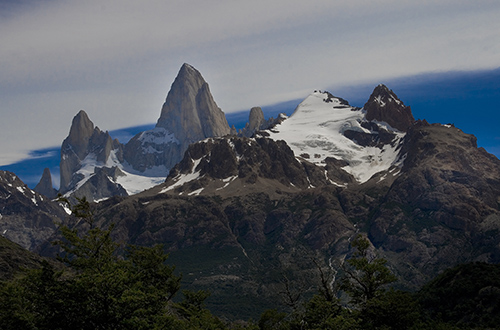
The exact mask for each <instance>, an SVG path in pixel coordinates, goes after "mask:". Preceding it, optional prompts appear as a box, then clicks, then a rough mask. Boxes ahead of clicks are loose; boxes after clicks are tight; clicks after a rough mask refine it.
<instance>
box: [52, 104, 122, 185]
mask: <svg viewBox="0 0 500 330" xmlns="http://www.w3.org/2000/svg"><path fill="white" fill-rule="evenodd" d="M113 149H118V151H119V152H117V153H116V154H117V155H118V156H119V157H120V158H121V145H120V144H119V142H118V141H117V140H115V141H113V140H112V139H111V136H110V135H109V133H108V132H103V131H101V130H100V129H99V128H98V127H94V123H92V121H90V119H89V117H88V115H87V113H86V112H85V111H83V110H80V111H79V112H78V114H77V115H76V116H75V117H74V118H73V121H72V124H71V128H70V131H69V135H68V137H67V138H66V139H65V140H64V141H63V143H62V146H61V162H60V168H61V185H60V190H61V193H65V192H67V191H69V190H71V189H73V188H74V187H75V186H76V184H77V182H78V181H80V180H81V177H80V176H77V177H74V174H75V173H76V172H77V171H78V170H79V169H81V168H82V167H83V165H84V163H88V161H89V160H91V159H92V160H93V161H95V162H99V163H102V164H105V163H106V162H107V161H108V159H109V157H110V153H111V151H112V150H113Z"/></svg>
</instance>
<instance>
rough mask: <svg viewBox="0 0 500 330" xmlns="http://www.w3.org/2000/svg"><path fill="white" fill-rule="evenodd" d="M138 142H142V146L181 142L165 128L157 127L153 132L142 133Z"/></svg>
mask: <svg viewBox="0 0 500 330" xmlns="http://www.w3.org/2000/svg"><path fill="white" fill-rule="evenodd" d="M138 140H139V141H141V143H142V144H146V143H150V144H158V145H161V144H167V143H176V144H179V140H177V139H176V138H175V135H174V133H170V132H169V131H167V130H166V129H165V128H163V127H155V128H153V129H152V130H149V131H145V132H142V133H141V135H140V136H139V138H138Z"/></svg>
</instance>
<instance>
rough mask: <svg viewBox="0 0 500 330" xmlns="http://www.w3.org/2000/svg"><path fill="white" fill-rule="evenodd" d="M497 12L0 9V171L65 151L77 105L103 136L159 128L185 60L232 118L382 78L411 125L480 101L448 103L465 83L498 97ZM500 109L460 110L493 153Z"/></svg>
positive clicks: (129, 4) (475, 95) (182, 5)
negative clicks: (407, 110) (43, 153)
mask: <svg viewBox="0 0 500 330" xmlns="http://www.w3.org/2000/svg"><path fill="white" fill-rule="evenodd" d="M498 17H500V2H499V1H498V0H491V1H490V0H482V1H470V0H466V1H465V0H464V1H462V0H437V1H436V0H433V1H426V0H421V1H413V0H371V1H366V0H345V1H344V0H310V1H303V0H302V1H295V0H286V1H285V0H265V1H261V0H253V1H234V0H232V1H229V0H183V1H174V0H172V1H164V0H161V1H160V0H143V1H136V0H86V1H74V0H64V1H59V0H36V1H34V0H33V1H31V0H18V1H12V0H11V1H5V0H0V100H1V102H0V116H1V118H0V165H8V164H11V163H14V162H17V161H19V160H21V159H25V158H29V157H40V154H38V153H34V152H33V151H34V150H48V149H46V148H51V147H54V146H60V144H61V142H62V141H63V140H64V138H65V137H66V136H67V135H68V132H69V127H70V124H71V120H72V118H73V117H74V116H75V115H76V114H77V113H78V111H79V110H80V109H83V110H85V111H86V112H87V114H88V115H89V117H90V119H91V120H92V121H93V122H94V123H95V124H96V125H97V126H99V128H101V129H102V130H110V131H111V130H117V129H120V128H124V127H131V126H138V125H146V124H151V123H154V122H156V120H157V119H158V117H159V115H160V110H161V106H162V104H163V102H164V100H165V97H166V95H167V92H168V90H169V88H170V85H171V84H172V82H173V80H174V78H175V76H176V74H177V72H178V70H179V69H180V67H181V66H182V64H183V63H189V64H191V65H193V66H194V67H195V68H197V69H198V70H199V71H200V72H201V73H202V75H203V76H204V78H205V79H206V80H207V81H208V83H209V84H210V89H211V92H212V94H213V96H214V99H215V101H216V102H217V104H218V105H219V107H220V108H221V109H222V110H223V111H224V112H226V113H227V114H230V113H235V112H238V111H241V110H248V109H250V108H251V107H253V106H265V105H270V104H277V103H280V102H285V101H289V100H297V99H303V98H305V97H306V96H307V95H308V94H309V93H310V92H312V91H313V90H315V89H322V90H329V91H331V92H332V93H333V94H334V95H337V96H341V97H344V98H347V99H348V100H350V99H349V97H350V96H352V98H354V99H356V97H357V96H356V95H357V94H356V95H355V94H353V93H354V92H360V91H366V93H365V94H363V95H361V96H360V98H362V99H367V98H368V96H369V94H370V92H371V90H370V89H373V87H374V86H375V85H377V84H378V83H380V82H384V83H385V82H390V83H391V84H390V85H389V87H390V88H391V89H393V90H395V92H396V94H398V96H399V97H400V98H401V99H402V100H403V101H404V102H405V104H410V105H411V106H412V109H413V111H414V115H415V117H417V118H422V117H423V115H425V114H426V113H425V111H423V112H420V113H417V114H416V113H415V111H416V110H419V106H420V105H421V106H423V107H426V106H427V107H428V109H439V107H438V105H441V103H440V102H441V101H442V98H440V95H444V94H446V95H447V97H448V100H450V99H452V100H455V101H456V102H472V101H470V100H472V99H475V100H477V99H481V93H482V90H479V91H477V90H475V89H474V88H471V92H470V95H469V96H470V97H471V98H470V99H465V97H464V94H463V93H461V94H460V95H458V96H457V95H456V94H454V91H455V90H457V88H458V87H464V85H463V84H464V82H463V80H461V79H462V78H463V77H466V78H467V79H469V80H468V81H469V83H471V84H473V85H474V82H475V80H474V79H475V78H477V77H480V78H484V77H485V76H488V75H493V76H494V77H496V79H497V80H495V81H494V84H493V87H491V85H488V84H485V85H483V87H484V86H486V87H484V88H486V90H487V92H488V93H489V94H488V95H489V96H492V95H493V96H495V95H497V96H498V89H495V88H497V87H498V86H499V85H498V81H499V80H498V78H499V77H500V75H499V74H498V68H500V33H498V31H500V20H499V19H498ZM457 79H458V80H457ZM484 79H486V78H484ZM484 79H483V80H484ZM416 81H417V82H421V81H426V82H429V81H430V82H431V83H433V84H434V85H433V86H434V89H433V90H432V92H433V93H432V94H431V95H430V96H429V95H428V94H427V91H430V89H428V90H426V89H421V90H420V91H415V90H414V87H415V82H416ZM457 81H460V82H459V83H458V82H457ZM486 81H487V79H486ZM411 82H413V85H412V84H411ZM445 84H446V85H445ZM457 84H458V85H457ZM417 85H418V84H417ZM419 86H421V85H419ZM425 86H427V87H428V85H425ZM425 86H424V87H425ZM488 86H489V87H488ZM495 86H496V87H495ZM466 87H467V86H466ZM468 87H470V86H468ZM424 91H426V93H424ZM495 93H496V94H495ZM401 94H403V95H401ZM405 96H406V97H407V99H405ZM422 98H424V99H426V100H427V103H426V102H424V101H425V100H423V99H422ZM360 102H361V101H360ZM351 103H353V102H352V101H351ZM447 104H449V103H447ZM361 105H362V104H361ZM415 105H417V107H415ZM491 106H492V107H493V108H489V107H491ZM495 106H496V108H494V107H495ZM432 107H434V108H432ZM453 107H455V105H453V106H451V107H449V108H450V109H451V108H453ZM471 107H474V103H471ZM498 110H500V109H499V107H498V102H496V103H495V101H494V100H491V101H490V102H489V103H488V102H487V103H486V105H484V106H480V107H476V108H474V111H471V113H470V114H468V115H469V116H473V117H475V118H479V119H478V122H482V123H483V125H485V126H484V127H486V126H488V125H490V126H489V127H488V128H487V129H486V130H487V131H488V132H490V131H491V132H492V133H488V134H489V135H488V136H489V138H490V140H488V141H489V142H487V143H486V142H485V143H486V144H488V143H489V144H490V145H491V149H490V150H498V147H497V145H498V144H500V140H498V138H499V137H498V136H494V135H495V134H497V135H500V134H498V133H495V132H496V131H495V129H496V127H494V124H496V126H498V124H499V123H500V111H498ZM436 111H438V112H439V111H440V110H432V111H428V112H429V113H430V114H432V115H437V114H436ZM450 114H451V115H453V116H454V115H457V114H456V113H454V112H453V111H449V112H446V115H445V111H444V110H443V116H442V118H443V119H442V120H445V119H446V120H447V121H450V122H453V121H456V120H457V119H456V118H455V117H453V116H451V115H450ZM448 116H450V117H448ZM491 116H493V117H491ZM437 118H441V117H440V116H437ZM448 118H449V119H448ZM460 118H463V114H461V117H460ZM439 120H441V119H439ZM466 122H467V121H466ZM457 126H458V125H457ZM484 127H482V128H481V127H477V129H483V128H484ZM475 129H476V128H474V127H471V128H467V130H465V131H466V132H467V133H474V134H476V131H475ZM495 139H497V140H495ZM480 141H481V138H480ZM494 141H497V145H495V142H494ZM495 148H496V149H495ZM499 154H500V152H499V153H497V155H499Z"/></svg>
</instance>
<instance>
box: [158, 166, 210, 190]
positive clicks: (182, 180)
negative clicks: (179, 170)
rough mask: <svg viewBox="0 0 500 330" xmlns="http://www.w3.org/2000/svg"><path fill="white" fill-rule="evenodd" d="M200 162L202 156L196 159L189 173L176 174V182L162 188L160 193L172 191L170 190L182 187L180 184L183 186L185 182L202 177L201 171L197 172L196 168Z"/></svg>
mask: <svg viewBox="0 0 500 330" xmlns="http://www.w3.org/2000/svg"><path fill="white" fill-rule="evenodd" d="M200 162H201V158H200V159H196V160H195V161H194V165H193V170H192V171H191V172H190V173H188V174H179V175H178V176H176V177H175V178H174V179H173V180H174V181H176V182H175V183H174V184H173V185H171V186H168V187H166V188H164V189H162V190H161V191H160V194H163V193H165V192H167V191H170V190H173V189H175V188H177V187H180V186H182V185H183V184H185V183H188V182H190V181H193V180H196V179H198V178H199V177H200V171H197V172H195V169H196V167H198V164H200Z"/></svg>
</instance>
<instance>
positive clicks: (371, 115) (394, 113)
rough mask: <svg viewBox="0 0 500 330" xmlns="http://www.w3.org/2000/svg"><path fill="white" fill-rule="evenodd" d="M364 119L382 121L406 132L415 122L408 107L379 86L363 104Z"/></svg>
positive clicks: (392, 93)
mask: <svg viewBox="0 0 500 330" xmlns="http://www.w3.org/2000/svg"><path fill="white" fill-rule="evenodd" d="M364 109H365V110H366V119H367V120H369V121H371V120H378V121H384V122H386V123H388V124H389V125H391V126H392V127H394V128H396V129H398V130H400V131H402V132H406V131H407V130H408V128H409V127H410V126H411V125H412V124H413V123H414V122H415V119H414V118H413V115H412V113H411V109H410V107H407V106H405V105H404V104H403V102H402V101H401V100H400V99H399V98H398V97H397V96H396V94H394V92H393V91H392V90H390V89H389V88H387V87H386V86H384V85H382V84H380V85H378V86H377V87H375V89H374V90H373V93H372V95H371V96H370V98H369V99H368V102H366V103H365V105H364Z"/></svg>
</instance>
